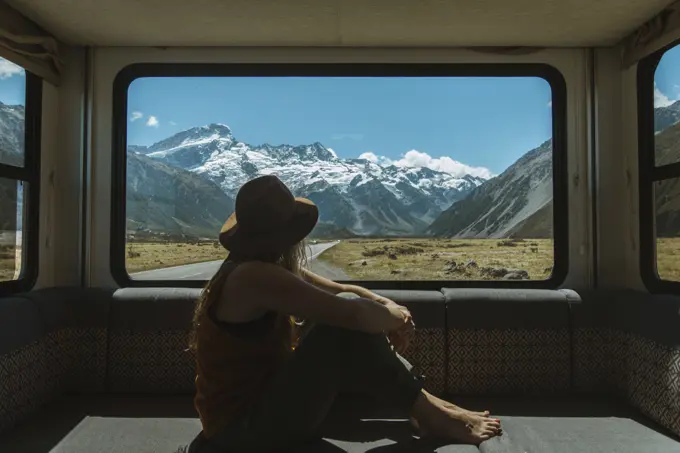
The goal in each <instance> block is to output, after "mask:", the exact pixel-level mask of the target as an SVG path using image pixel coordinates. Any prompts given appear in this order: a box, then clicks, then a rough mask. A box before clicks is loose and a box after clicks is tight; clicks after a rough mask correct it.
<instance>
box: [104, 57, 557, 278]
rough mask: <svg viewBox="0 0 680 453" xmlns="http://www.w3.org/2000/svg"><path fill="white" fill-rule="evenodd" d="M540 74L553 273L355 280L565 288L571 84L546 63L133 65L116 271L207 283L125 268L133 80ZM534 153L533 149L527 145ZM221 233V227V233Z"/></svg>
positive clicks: (122, 122)
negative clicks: (548, 145)
mask: <svg viewBox="0 0 680 453" xmlns="http://www.w3.org/2000/svg"><path fill="white" fill-rule="evenodd" d="M229 76H231V77H282V76H283V77H285V76H297V77H304V76H312V77H313V76H316V77H324V76H325V77H343V76H344V77H351V76H357V77H390V76H391V77H539V78H542V79H544V80H545V81H546V82H547V83H548V84H549V85H550V87H551V91H552V140H553V157H552V166H553V250H554V262H553V273H552V275H551V276H550V278H548V279H546V280H523V281H505V280H422V281H421V280H377V281H372V280H371V281H369V280H351V281H341V282H340V283H354V284H359V285H361V286H363V287H366V288H370V289H376V290H380V289H402V290H439V289H441V288H442V287H447V288H453V287H459V288H471V287H475V288H543V289H553V288H557V287H559V286H560V285H561V284H562V283H563V282H564V280H565V279H566V277H567V273H568V269H569V226H568V168H567V116H566V115H567V88H566V82H565V79H564V77H563V75H562V73H561V72H560V71H559V70H558V69H557V68H555V67H554V66H552V65H549V64H546V63H134V64H131V65H128V66H126V67H124V68H122V69H121V70H120V71H119V72H118V74H117V75H116V77H115V79H114V82H113V105H112V110H113V111H112V124H111V127H112V153H111V154H112V162H111V171H112V175H111V177H112V178H111V227H110V234H111V237H110V271H111V275H112V276H113V278H114V280H115V281H116V283H118V284H119V285H120V286H121V287H168V286H172V287H188V288H200V287H203V286H205V283H206V281H204V280H133V279H132V278H130V276H129V274H128V273H127V270H126V268H125V245H126V239H125V238H126V235H125V231H126V190H127V158H126V157H127V153H126V149H127V124H128V122H127V104H128V88H129V86H130V84H131V83H132V82H133V81H135V80H136V79H138V78H142V77H229ZM527 151H529V150H527ZM215 234H216V235H217V232H215Z"/></svg>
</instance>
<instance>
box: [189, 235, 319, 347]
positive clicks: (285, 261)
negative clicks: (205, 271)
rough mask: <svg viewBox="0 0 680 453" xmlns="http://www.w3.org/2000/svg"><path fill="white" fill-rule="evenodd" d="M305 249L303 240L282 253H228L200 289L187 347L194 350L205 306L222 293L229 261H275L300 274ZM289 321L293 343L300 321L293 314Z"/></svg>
mask: <svg viewBox="0 0 680 453" xmlns="http://www.w3.org/2000/svg"><path fill="white" fill-rule="evenodd" d="M305 249H306V246H305V242H304V241H301V242H298V243H297V244H294V245H292V246H291V247H289V248H288V250H286V251H284V252H283V253H281V254H277V255H270V256H267V255H260V256H238V257H236V256H232V254H230V255H229V257H228V258H227V259H226V260H225V261H224V263H222V266H220V269H219V270H218V271H217V272H216V273H215V275H214V276H213V277H212V278H211V279H210V281H208V283H207V284H206V286H205V287H204V288H203V291H201V295H200V297H199V298H198V300H197V301H196V307H195V308H194V317H193V321H192V326H191V332H190V335H189V349H190V350H192V351H194V352H195V351H196V348H197V346H198V345H197V340H198V338H197V335H196V332H197V330H198V327H199V325H200V320H201V317H202V315H203V313H204V312H205V310H207V308H208V307H209V306H210V305H212V303H213V301H214V300H215V299H216V298H219V297H220V295H221V294H222V288H224V283H225V282H226V280H227V277H228V276H229V272H228V270H229V268H230V266H228V265H227V263H228V262H229V261H250V260H257V261H265V262H270V263H275V264H278V265H279V266H281V267H283V268H284V269H287V270H288V271H290V272H292V273H293V274H295V275H297V276H301V275H302V272H301V270H302V268H303V267H304V266H305V265H306V264H307V254H306V253H305ZM290 323H291V326H292V327H293V329H292V331H293V332H292V338H291V342H292V344H293V345H295V344H296V343H297V333H296V330H297V329H296V327H299V326H301V325H302V323H301V321H300V320H297V319H296V318H295V317H294V316H291V317H290Z"/></svg>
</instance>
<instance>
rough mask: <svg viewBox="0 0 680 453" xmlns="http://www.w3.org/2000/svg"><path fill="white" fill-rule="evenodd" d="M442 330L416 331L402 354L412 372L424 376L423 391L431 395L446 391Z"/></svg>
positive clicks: (424, 329) (443, 332)
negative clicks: (410, 365)
mask: <svg viewBox="0 0 680 453" xmlns="http://www.w3.org/2000/svg"><path fill="white" fill-rule="evenodd" d="M445 333H446V332H445V330H444V329H435V328H423V329H416V334H415V338H414V339H413V342H412V343H411V345H410V346H409V348H408V349H407V350H406V351H405V352H404V354H403V355H404V357H405V358H406V359H407V360H408V361H409V362H410V363H411V364H412V365H413V368H414V371H416V372H417V373H420V374H422V375H424V376H425V389H426V390H427V391H428V392H430V393H432V394H433V395H439V396H440V395H442V394H443V393H444V392H445V391H446V374H445V363H446V339H445Z"/></svg>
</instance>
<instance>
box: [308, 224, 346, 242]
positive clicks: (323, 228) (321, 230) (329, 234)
mask: <svg viewBox="0 0 680 453" xmlns="http://www.w3.org/2000/svg"><path fill="white" fill-rule="evenodd" d="M309 237H310V238H311V239H350V238H354V237H357V235H355V234H354V233H352V232H351V231H349V230H348V229H346V228H338V227H336V226H335V225H333V224H331V223H323V222H319V223H318V224H317V225H316V227H315V228H314V230H312V232H311V233H310V235H309Z"/></svg>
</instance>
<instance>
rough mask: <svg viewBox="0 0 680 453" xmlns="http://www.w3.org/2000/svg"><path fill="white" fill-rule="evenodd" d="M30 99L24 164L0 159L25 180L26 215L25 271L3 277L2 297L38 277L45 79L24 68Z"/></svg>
mask: <svg viewBox="0 0 680 453" xmlns="http://www.w3.org/2000/svg"><path fill="white" fill-rule="evenodd" d="M24 71H25V77H26V99H25V106H24V108H25V113H24V166H23V167H15V166H13V165H7V164H2V163H0V178H5V179H10V180H16V181H24V182H26V183H28V190H27V191H26V192H24V205H23V209H24V218H23V219H22V226H23V228H22V236H21V240H22V244H21V248H22V250H21V253H22V258H21V273H20V274H19V278H18V279H16V280H7V281H0V297H1V296H7V295H10V294H13V293H18V292H23V291H28V290H30V289H31V288H32V287H33V285H35V282H36V280H37V278H38V266H39V262H38V261H39V250H38V245H39V244H38V231H39V224H40V148H41V147H40V138H41V137H40V134H41V120H42V88H43V81H42V79H41V78H40V77H38V76H37V75H35V74H33V73H31V72H29V71H27V70H24Z"/></svg>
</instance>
